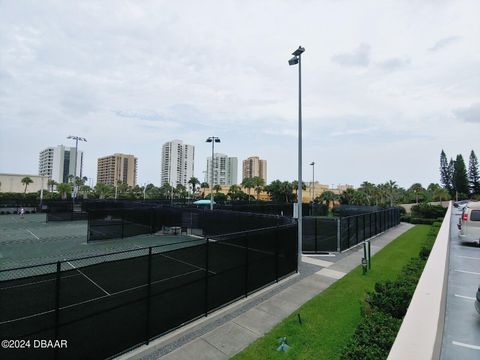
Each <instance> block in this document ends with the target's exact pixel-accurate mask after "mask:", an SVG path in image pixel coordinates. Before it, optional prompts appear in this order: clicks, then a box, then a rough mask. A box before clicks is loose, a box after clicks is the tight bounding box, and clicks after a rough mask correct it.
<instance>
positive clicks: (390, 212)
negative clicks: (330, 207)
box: [302, 208, 400, 253]
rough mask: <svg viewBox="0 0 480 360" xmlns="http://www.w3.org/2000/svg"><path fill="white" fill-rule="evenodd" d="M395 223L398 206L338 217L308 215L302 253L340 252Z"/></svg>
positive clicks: (304, 226) (304, 219) (398, 221)
mask: <svg viewBox="0 0 480 360" xmlns="http://www.w3.org/2000/svg"><path fill="white" fill-rule="evenodd" d="M355 210H356V211H359V210H357V209H355ZM398 224H400V211H399V209H398V208H389V209H385V210H382V211H376V212H369V213H364V214H361V215H354V216H347V217H341V218H322V217H313V216H307V217H304V218H303V244H302V249H303V252H305V253H318V252H333V251H343V250H346V249H349V248H351V247H352V246H355V245H357V244H359V243H361V242H362V241H364V240H366V239H369V238H371V237H372V236H375V235H377V234H379V233H381V232H384V231H385V230H387V229H389V228H391V227H393V226H396V225H398Z"/></svg>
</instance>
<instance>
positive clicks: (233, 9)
mask: <svg viewBox="0 0 480 360" xmlns="http://www.w3.org/2000/svg"><path fill="white" fill-rule="evenodd" d="M479 14H480V1H477V0H472V1H462V0H454V1H447V0H445V1H442V0H438V1H434V0H431V1H427V0H422V1H413V0H412V1H407V0H404V1H386V0H382V1H357V0H352V1H347V0H336V1H279V0H271V1H259V0H255V1H247V0H241V1H240V0H239V1H208V0H203V1H193V0H191V1H181V0H179V1H105V0H102V1H98V0H95V1H60V0H59V1H46V0H42V1H34V0H32V1H23V0H0V124H1V130H0V173H20V174H37V172H38V153H39V152H40V151H41V150H42V149H44V148H46V147H48V146H56V145H59V144H64V145H74V142H73V141H71V140H67V139H66V137H67V136H68V135H77V136H82V137H85V138H87V140H88V142H87V143H80V149H81V150H83V151H84V156H85V165H84V174H85V175H86V176H88V177H91V178H95V177H96V166H97V158H98V157H100V156H105V155H110V154H113V153H115V152H123V153H127V154H134V155H135V156H137V157H138V159H139V165H138V183H139V184H143V183H144V182H152V183H154V184H157V185H159V183H160V164H161V148H162V144H163V143H165V142H166V141H169V140H172V139H176V138H177V139H182V140H183V141H184V142H185V143H187V144H192V145H195V152H196V153H195V176H197V177H198V178H199V179H200V180H203V177H204V175H203V171H205V167H206V157H207V156H208V154H209V153H210V151H211V147H210V144H207V143H205V139H206V138H207V137H208V136H213V135H214V136H219V137H220V138H221V140H222V142H221V143H220V144H218V146H217V147H216V151H218V152H222V153H226V154H227V155H229V156H236V157H238V158H239V174H240V175H239V177H241V168H240V164H241V160H243V159H245V158H247V157H248V156H252V155H258V156H260V157H261V158H262V159H266V160H267V162H268V182H271V181H273V180H275V179H281V180H289V181H291V180H293V179H295V178H296V177H297V136H298V130H297V129H298V98H297V97H298V92H297V91H298V68H297V66H288V59H289V58H290V57H291V52H292V51H294V50H295V49H296V48H297V47H298V46H299V45H302V46H304V47H305V49H306V51H305V53H304V55H303V57H302V73H303V116H304V118H303V135H304V138H303V140H304V141H303V169H304V172H303V173H304V175H303V177H304V180H306V181H310V179H311V176H312V171H311V170H312V169H311V168H312V167H311V166H309V164H310V162H312V161H315V163H316V165H315V178H316V180H318V181H320V182H321V183H323V184H328V185H332V184H335V185H336V184H344V183H348V184H352V185H355V186H358V185H359V184H360V183H361V182H362V181H364V180H368V181H371V182H374V183H380V182H385V181H387V180H390V179H391V180H395V181H397V183H398V184H399V185H401V186H404V187H408V186H410V185H411V184H412V183H414V182H421V183H422V184H423V185H424V186H427V185H428V184H429V183H430V182H439V171H438V168H439V157H440V152H441V150H442V149H444V150H445V152H446V153H447V156H448V157H455V156H456V154H459V153H461V154H463V155H464V157H466V159H467V160H468V155H469V153H470V150H472V149H473V150H475V152H476V153H477V155H478V156H480V146H479V144H480V140H479V139H480V21H479Z"/></svg>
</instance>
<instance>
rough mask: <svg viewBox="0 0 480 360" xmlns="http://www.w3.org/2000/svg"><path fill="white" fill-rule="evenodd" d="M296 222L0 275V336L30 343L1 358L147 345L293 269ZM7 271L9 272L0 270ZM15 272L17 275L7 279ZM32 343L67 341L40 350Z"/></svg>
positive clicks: (102, 352)
mask: <svg viewBox="0 0 480 360" xmlns="http://www.w3.org/2000/svg"><path fill="white" fill-rule="evenodd" d="M296 234H297V225H296V224H294V223H291V224H286V225H280V226H275V227H269V228H264V229H256V230H249V231H243V232H239V233H234V234H223V235H219V236H215V237H209V238H205V240H204V241H203V242H201V243H198V240H195V243H194V244H193V245H192V246H185V247H182V248H177V249H175V250H169V251H166V250H165V246H163V247H161V246H159V247H150V248H143V249H136V250H131V251H123V252H117V253H112V254H108V255H103V256H94V257H85V258H79V259H70V260H64V261H60V262H57V263H51V264H44V265H42V266H43V269H42V271H44V270H45V268H47V267H49V268H50V269H51V271H52V272H51V273H47V274H43V275H36V276H25V275H26V273H27V272H28V270H29V269H30V270H31V272H32V273H35V272H37V271H38V270H37V269H36V267H31V268H21V269H11V270H3V271H0V278H3V279H5V278H8V279H10V280H4V281H0V295H1V296H0V309H1V310H2V311H1V312H0V338H2V339H14V340H24V341H28V340H29V341H30V344H31V345H32V346H31V347H30V348H26V349H23V350H19V349H15V350H13V349H12V350H10V349H9V350H5V349H3V350H2V359H15V360H17V359H18V360H19V359H33V358H35V359H74V360H75V359H105V358H110V357H112V356H115V355H118V354H120V353H122V352H125V351H127V350H129V349H131V348H134V347H137V346H140V345H142V344H148V343H149V341H151V340H152V339H155V338H156V337H158V336H161V335H162V334H165V333H167V332H170V331H172V330H174V329H176V328H178V327H180V326H182V325H184V324H185V323H188V322H191V321H193V320H195V319H197V318H200V317H203V316H207V315H208V314H209V313H211V312H212V311H214V310H215V309H218V308H221V307H223V306H225V305H227V304H229V303H231V302H233V301H235V300H237V299H240V298H243V297H246V296H248V295H249V294H251V293H252V292H255V291H257V290H258V289H261V288H262V287H264V286H267V285H269V284H271V283H274V282H277V281H279V280H280V279H282V278H284V277H285V276H288V275H289V274H291V273H293V272H295V271H296V270H297V256H296V252H297V240H296V239H297V237H296ZM6 272H10V274H6V275H5V274H3V275H2V273H6ZM18 272H20V273H21V274H22V278H17V279H13V278H12V277H13V276H14V275H15V274H17V273H18ZM35 339H46V340H66V341H67V343H68V347H67V348H63V349H57V350H52V349H48V350H40V349H34V348H33V341H34V340H35Z"/></svg>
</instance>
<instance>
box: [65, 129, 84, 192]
mask: <svg viewBox="0 0 480 360" xmlns="http://www.w3.org/2000/svg"><path fill="white" fill-rule="evenodd" d="M67 139H73V140H75V168H74V169H73V194H74V197H73V198H74V199H73V201H75V198H76V197H77V184H76V183H75V182H76V180H77V157H78V142H79V141H85V142H87V139H85V138H83V137H80V136H73V135H69V136H67ZM80 177H82V171H80Z"/></svg>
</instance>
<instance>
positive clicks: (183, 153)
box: [161, 140, 195, 187]
mask: <svg viewBox="0 0 480 360" xmlns="http://www.w3.org/2000/svg"><path fill="white" fill-rule="evenodd" d="M194 159H195V146H193V145H186V144H183V141H182V140H172V141H169V142H166V143H165V144H163V147H162V173H161V185H164V184H167V183H168V184H170V185H171V186H173V187H176V186H177V185H178V184H181V185H183V186H185V187H187V186H188V180H190V178H191V177H192V176H193V170H194V169H193V167H194Z"/></svg>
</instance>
